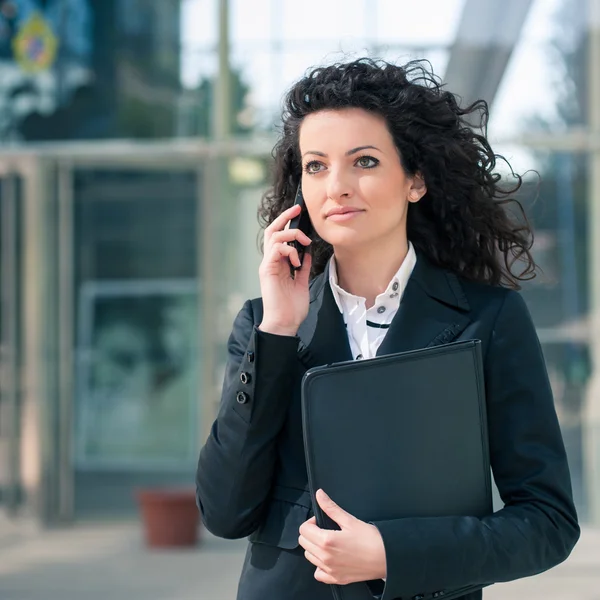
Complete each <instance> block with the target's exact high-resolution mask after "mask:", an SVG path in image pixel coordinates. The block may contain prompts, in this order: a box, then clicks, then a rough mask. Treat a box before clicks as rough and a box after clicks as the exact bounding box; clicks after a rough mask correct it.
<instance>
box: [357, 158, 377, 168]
mask: <svg viewBox="0 0 600 600" xmlns="http://www.w3.org/2000/svg"><path fill="white" fill-rule="evenodd" d="M356 164H357V165H358V166H359V167H362V168H363V169H372V168H373V167H376V166H377V165H378V164H379V161H378V160H377V159H376V158H373V157H372V156H361V157H360V158H359V159H358V160H357V161H356Z"/></svg>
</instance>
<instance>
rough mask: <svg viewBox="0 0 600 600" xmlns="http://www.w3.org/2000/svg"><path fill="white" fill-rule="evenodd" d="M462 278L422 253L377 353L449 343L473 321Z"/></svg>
mask: <svg viewBox="0 0 600 600" xmlns="http://www.w3.org/2000/svg"><path fill="white" fill-rule="evenodd" d="M469 311H470V307H469V303H468V302H467V299H466V297H465V295H464V292H463V290H462V286H461V285H460V282H459V281H458V278H457V277H456V276H455V275H454V274H452V273H450V272H448V271H445V270H443V269H441V268H439V267H435V266H434V265H432V264H431V263H430V262H429V261H428V260H427V259H426V258H425V256H423V255H422V254H421V253H418V254H417V263H416V265H415V268H414V270H413V273H412V275H411V277H410V279H409V280H408V284H407V286H406V289H405V291H404V294H403V295H402V300H401V301H400V307H399V309H398V312H397V313H396V314H395V315H394V318H393V320H392V322H391V324H390V328H389V329H388V332H387V334H386V336H385V338H384V339H383V342H382V343H381V345H380V347H379V349H378V351H377V356H382V355H384V354H394V353H396V352H405V351H408V350H416V349H418V348H425V347H427V346H437V345H439V344H446V343H449V342H451V341H452V340H454V339H455V338H456V337H457V336H458V335H459V334H460V333H461V332H462V331H463V330H464V329H465V327H466V326H467V325H468V324H469V323H470V318H469Z"/></svg>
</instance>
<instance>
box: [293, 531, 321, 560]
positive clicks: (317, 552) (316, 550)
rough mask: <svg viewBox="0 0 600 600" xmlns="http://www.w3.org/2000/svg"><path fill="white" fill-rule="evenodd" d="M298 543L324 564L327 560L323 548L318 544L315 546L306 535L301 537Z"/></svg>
mask: <svg viewBox="0 0 600 600" xmlns="http://www.w3.org/2000/svg"><path fill="white" fill-rule="evenodd" d="M298 543H299V544H300V545H301V546H302V547H303V548H304V550H306V551H307V552H310V553H311V554H312V555H313V556H315V557H316V558H317V559H318V560H320V561H321V562H323V561H324V560H325V556H324V554H323V548H321V547H320V546H319V545H318V544H315V543H314V542H313V541H311V540H310V539H309V538H307V537H306V536H305V535H300V536H299V537H298Z"/></svg>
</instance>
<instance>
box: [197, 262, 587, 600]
mask: <svg viewBox="0 0 600 600" xmlns="http://www.w3.org/2000/svg"><path fill="white" fill-rule="evenodd" d="M261 319H262V301H261V300H260V299H257V300H252V301H247V302H246V303H245V304H244V306H243V308H242V310H241V311H240V313H239V314H238V316H237V318H236V319H235V323H234V325H233V331H232V333H231V336H230V338H229V343H228V352H229V359H228V363H227V369H226V373H225V382H224V385H223V393H222V399H221V404H220V409H219V412H218V416H217V418H216V420H215V422H214V424H213V426H212V429H211V433H210V435H209V437H208V440H207V441H206V444H205V445H204V447H203V448H202V450H201V452H200V458H199V461H198V470H197V475H196V489H197V501H198V507H199V509H200V511H201V513H202V517H203V520H204V524H205V526H206V527H207V528H208V529H209V530H210V531H211V532H213V533H214V534H215V535H217V536H220V537H224V538H242V537H245V536H250V542H251V543H250V544H249V546H248V550H247V554H246V557H245V561H244V565H243V570H242V575H241V579H240V583H239V589H238V596H237V597H238V600H265V599H266V598H268V599H269V600H331V598H332V595H331V591H330V589H329V586H327V585H325V584H322V583H320V582H318V581H316V580H315V579H314V571H315V567H314V566H313V565H312V564H311V563H309V562H308V560H306V558H305V557H304V550H303V548H302V547H301V546H299V544H298V537H299V532H298V529H299V527H300V525H301V524H302V523H303V522H304V521H306V520H307V519H308V518H310V517H311V516H312V514H313V512H312V509H311V500H310V495H309V492H308V484H307V474H306V464H305V460H304V449H303V441H302V423H301V408H300V382H301V378H302V375H303V374H304V373H305V371H306V370H307V369H308V368H309V367H312V366H316V365H323V364H326V363H332V362H337V361H343V360H351V359H352V356H351V353H350V347H349V343H348V338H347V334H346V330H345V327H344V322H343V319H342V315H341V314H340V312H339V310H338V308H337V305H336V304H335V301H334V298H333V295H332V292H331V288H330V286H329V282H328V272H327V271H326V272H325V273H324V274H322V275H320V276H318V277H316V278H315V279H314V280H313V281H312V282H311V288H310V309H309V313H308V316H307V318H306V320H305V321H304V322H303V323H302V325H301V327H300V329H299V331H298V335H297V337H285V336H277V335H271V334H267V333H264V332H260V331H258V329H257V325H259V324H260V322H261ZM460 339H480V340H481V341H482V350H483V356H484V365H485V379H486V381H485V384H486V394H487V411H488V419H489V444H490V457H491V463H492V469H493V473H494V478H495V481H496V485H497V487H498V490H499V492H500V495H501V497H502V500H503V502H504V504H505V507H504V508H503V509H502V510H501V511H499V512H496V513H495V514H494V515H491V516H489V517H486V518H484V519H478V518H471V517H441V518H410V519H400V520H394V521H386V522H379V523H376V525H377V527H378V528H379V530H380V532H381V535H382V537H383V541H384V544H385V549H386V555H387V584H386V586H385V591H384V595H383V600H391V599H394V598H400V597H401V598H402V599H403V600H406V599H407V598H411V597H412V596H414V595H417V594H420V593H429V592H435V591H440V590H452V589H457V588H460V587H462V586H466V585H470V584H475V583H486V584H487V583H494V582H502V581H510V580H513V579H517V578H520V577H526V576H529V575H534V574H536V573H540V572H542V571H545V570H547V569H549V568H551V567H553V566H554V565H556V564H558V563H560V562H562V561H563V560H565V558H566V557H567V556H568V555H569V553H570V552H571V550H572V548H573V546H574V545H575V543H576V542H577V540H578V538H579V526H578V523H577V515H576V512H575V508H574V506H573V500H572V493H571V483H570V476H569V469H568V465H567V459H566V456H565V450H564V445H563V441H562V437H561V432H560V429H559V425H558V421H557V417H556V412H555V408H554V402H553V398H552V392H551V389H550V385H549V382H548V376H547V372H546V367H545V364H544V359H543V356H542V351H541V348H540V344H539V341H538V338H537V335H536V332H535V329H534V326H533V323H532V321H531V318H530V315H529V312H528V310H527V308H526V305H525V303H524V301H523V300H522V298H521V296H520V295H519V294H518V293H517V292H514V291H510V290H507V289H505V288H501V287H492V286H487V285H482V284H477V283H472V282H468V281H464V280H462V279H460V278H459V277H457V276H456V275H454V274H452V273H449V272H446V271H444V270H442V269H440V268H437V267H435V266H433V265H432V264H431V263H429V262H428V261H427V260H426V259H425V257H423V256H422V255H418V259H417V264H416V266H415V269H414V271H413V273H412V276H411V277H410V280H409V282H408V285H407V288H406V290H405V293H404V295H403V297H402V301H401V304H400V308H399V310H398V312H397V313H396V315H395V316H394V319H393V321H392V323H391V326H390V328H389V329H388V332H387V335H386V337H385V338H384V340H383V342H382V344H381V346H380V348H379V351H378V353H377V354H378V355H382V354H390V353H394V352H401V351H404V350H411V349H417V348H422V347H425V346H433V345H436V344H444V343H447V342H451V341H454V340H460ZM325 491H327V490H325ZM333 499H334V500H335V498H333ZM342 508H343V507H342ZM465 598H469V600H475V599H478V598H481V592H477V593H474V594H471V595H469V596H466V597H465Z"/></svg>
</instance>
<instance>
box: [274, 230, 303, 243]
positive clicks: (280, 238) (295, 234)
mask: <svg viewBox="0 0 600 600" xmlns="http://www.w3.org/2000/svg"><path fill="white" fill-rule="evenodd" d="M294 241H298V242H300V243H301V244H302V245H303V246H308V245H309V244H310V243H311V241H312V240H311V239H310V238H309V237H308V236H307V235H306V234H305V233H304V232H303V231H301V230H300V229H284V230H283V231H275V232H274V233H273V234H272V235H271V239H270V242H271V243H272V244H276V243H278V242H288V243H289V242H294Z"/></svg>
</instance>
